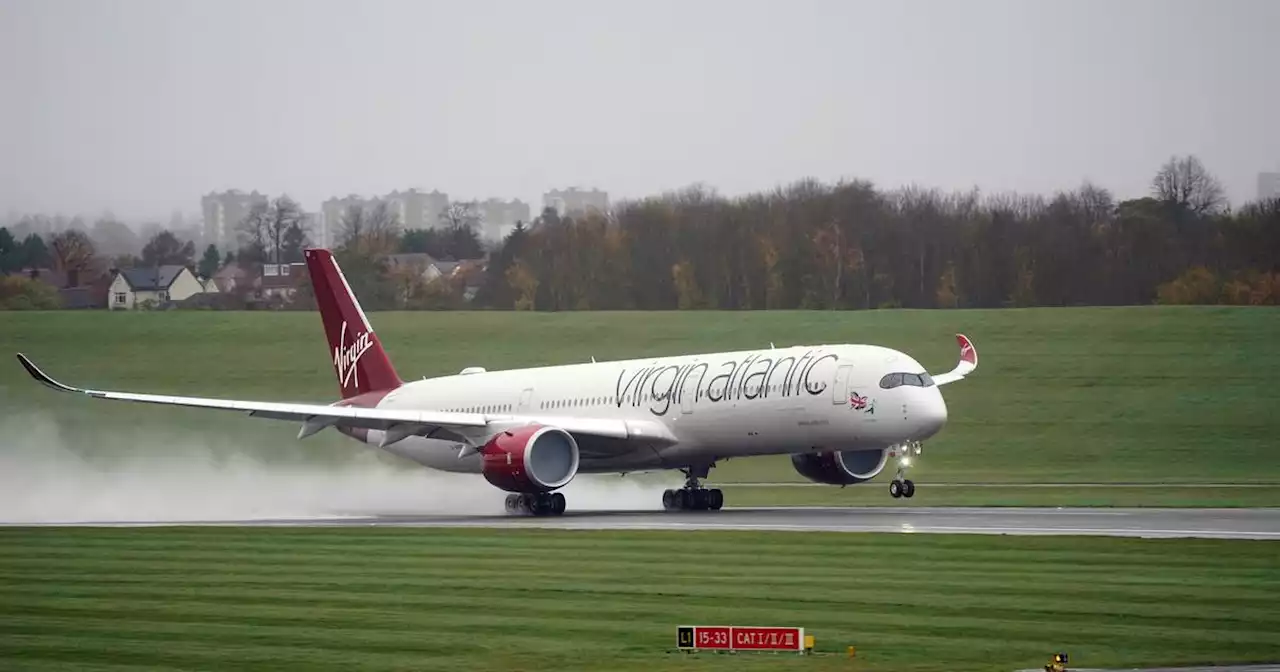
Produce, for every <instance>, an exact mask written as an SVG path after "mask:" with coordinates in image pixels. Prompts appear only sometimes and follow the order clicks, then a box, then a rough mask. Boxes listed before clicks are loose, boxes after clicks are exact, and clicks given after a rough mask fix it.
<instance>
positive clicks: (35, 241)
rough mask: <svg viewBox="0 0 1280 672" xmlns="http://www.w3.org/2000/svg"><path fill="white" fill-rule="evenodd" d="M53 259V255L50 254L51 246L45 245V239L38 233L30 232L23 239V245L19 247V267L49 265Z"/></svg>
mask: <svg viewBox="0 0 1280 672" xmlns="http://www.w3.org/2000/svg"><path fill="white" fill-rule="evenodd" d="M52 261H53V257H52V256H50V254H49V248H48V247H46V246H45V244H44V239H43V238H41V237H40V236H39V235H37V234H34V233H32V234H28V235H27V237H26V238H24V239H23V240H22V246H21V247H19V248H18V259H17V262H18V268H37V267H42V266H48V265H49V263H50V262H52Z"/></svg>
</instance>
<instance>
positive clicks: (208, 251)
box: [197, 243, 222, 278]
mask: <svg viewBox="0 0 1280 672" xmlns="http://www.w3.org/2000/svg"><path fill="white" fill-rule="evenodd" d="M221 262H222V255H220V254H218V246H217V245H214V244H213V243H209V246H208V247H206V248H204V256H202V257H200V264H199V266H198V268H197V271H198V272H199V274H200V277H202V278H212V277H213V274H214V273H217V272H218V267H219V265H220V264H221Z"/></svg>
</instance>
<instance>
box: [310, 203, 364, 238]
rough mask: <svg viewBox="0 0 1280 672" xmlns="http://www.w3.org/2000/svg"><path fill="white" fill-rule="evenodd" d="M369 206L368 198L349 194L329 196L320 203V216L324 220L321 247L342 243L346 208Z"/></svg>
mask: <svg viewBox="0 0 1280 672" xmlns="http://www.w3.org/2000/svg"><path fill="white" fill-rule="evenodd" d="M353 207H355V208H360V209H361V210H363V209H365V208H367V207H369V200H368V199H365V198H364V197H363V196H357V195H355V194H351V195H350V196H347V197H346V198H330V199H329V200H327V201H325V202H324V203H321V204H320V217H321V219H322V220H323V221H324V229H325V242H326V243H327V244H326V245H324V246H323V247H336V246H338V245H341V244H342V232H343V229H344V228H345V224H344V222H345V221H346V216H347V210H349V209H350V208H353Z"/></svg>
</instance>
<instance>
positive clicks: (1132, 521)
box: [55, 507, 1280, 539]
mask: <svg viewBox="0 0 1280 672" xmlns="http://www.w3.org/2000/svg"><path fill="white" fill-rule="evenodd" d="M55 524H58V525H80V526H84V525H93V526H172V525H221V526H228V525H253V526H282V527H292V526H378V527H491V528H492V527H497V528H510V527H514V528H519V527H529V528H552V529H609V530H629V529H630V530H640V529H657V530H779V531H831V532H896V533H907V534H931V533H932V534H939V533H941V534H998V535H1087V536H1119V537H1144V538H1180V537H1197V538H1216V539H1280V508H1272V509H1153V508H1131V509H1120V508H1115V509H1112V508H1013V507H910V508H888V507H839V508H831V507H785V508H782V507H779V508H726V509H723V510H721V511H703V512H670V513H667V512H662V511H617V512H607V511H579V512H574V511H569V512H566V513H565V514H564V515H562V516H548V517H533V516H508V515H456V514H451V515H429V514H421V515H419V514H385V513H384V514H380V515H379V514H360V515H346V516H334V517H323V518H263V519H257V520H205V521H173V522H154V521H130V522H120V521H111V522H93V521H85V522H78V523H55Z"/></svg>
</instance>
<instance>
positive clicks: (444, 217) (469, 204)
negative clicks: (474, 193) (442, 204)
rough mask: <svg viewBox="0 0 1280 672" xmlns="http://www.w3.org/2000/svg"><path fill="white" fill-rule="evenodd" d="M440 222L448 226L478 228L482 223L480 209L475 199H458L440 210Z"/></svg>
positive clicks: (452, 227)
mask: <svg viewBox="0 0 1280 672" xmlns="http://www.w3.org/2000/svg"><path fill="white" fill-rule="evenodd" d="M440 223H441V224H443V225H444V226H445V227H447V228H451V229H456V228H461V227H464V226H465V227H469V228H473V229H474V228H477V227H479V225H480V211H479V208H478V207H477V206H476V202H475V201H457V202H454V203H450V204H449V207H447V208H445V209H444V210H441V211H440Z"/></svg>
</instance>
